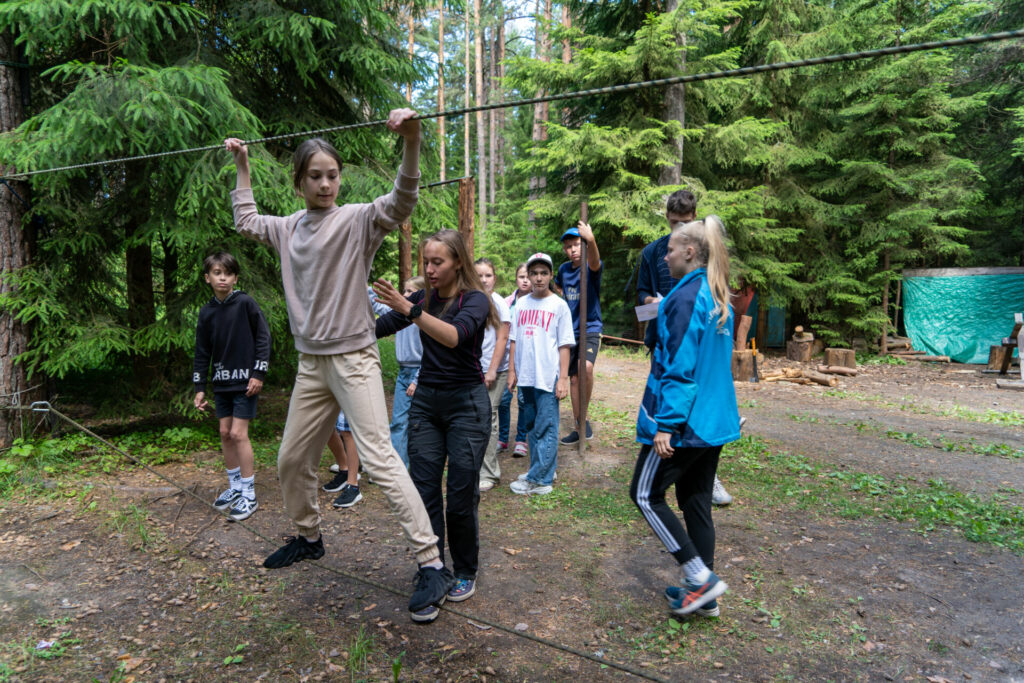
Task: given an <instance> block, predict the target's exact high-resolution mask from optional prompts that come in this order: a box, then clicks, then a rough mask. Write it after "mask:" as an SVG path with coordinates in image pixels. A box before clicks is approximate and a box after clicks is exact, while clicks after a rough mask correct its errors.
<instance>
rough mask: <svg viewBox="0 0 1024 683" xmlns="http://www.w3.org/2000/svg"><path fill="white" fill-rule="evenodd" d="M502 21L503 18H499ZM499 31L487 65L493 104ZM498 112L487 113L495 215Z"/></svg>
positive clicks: (490, 46) (489, 44)
mask: <svg viewBox="0 0 1024 683" xmlns="http://www.w3.org/2000/svg"><path fill="white" fill-rule="evenodd" d="M498 20H499V21H500V20H501V17H498ZM497 43H498V30H497V26H495V27H494V28H492V29H491V39H490V40H489V41H488V42H487V48H488V50H487V51H488V53H489V57H490V59H489V60H488V63H487V94H488V97H487V101H488V102H493V101H494V99H495V97H494V93H495V91H496V90H497V87H496V84H495V77H496V75H497V61H498V45H497ZM497 120H498V111H497V110H496V109H492V110H490V111H489V112H487V151H488V154H487V185H488V203H487V204H488V206H487V209H488V212H490V213H491V214H493V213H494V199H495V189H494V186H495V183H496V179H495V174H496V172H497V156H498V155H497V154H496V151H497V150H496V149H495V147H497V145H498V130H497V125H496V124H497Z"/></svg>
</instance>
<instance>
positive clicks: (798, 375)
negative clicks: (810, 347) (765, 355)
mask: <svg viewBox="0 0 1024 683" xmlns="http://www.w3.org/2000/svg"><path fill="white" fill-rule="evenodd" d="M854 373H856V371H854ZM761 381H762V382H790V383H791V384H820V385H822V386H824V387H834V386H836V385H837V384H839V378H838V377H836V376H835V375H827V374H825V373H823V372H818V371H817V370H810V369H806V368H784V369H781V370H769V371H768V372H765V373H764V374H762V375H761Z"/></svg>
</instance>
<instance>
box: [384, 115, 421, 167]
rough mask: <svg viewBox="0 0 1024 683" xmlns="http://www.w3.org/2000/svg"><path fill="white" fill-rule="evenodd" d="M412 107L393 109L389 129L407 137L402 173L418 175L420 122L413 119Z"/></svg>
mask: <svg viewBox="0 0 1024 683" xmlns="http://www.w3.org/2000/svg"><path fill="white" fill-rule="evenodd" d="M413 116H416V112H415V111H413V110H412V109H392V110H391V112H390V113H389V114H388V123H387V126H388V129H389V130H391V131H392V132H395V133H398V134H399V135H401V136H402V137H403V138H405V148H404V149H403V150H402V173H404V174H406V175H408V176H413V177H418V176H419V174H420V122H419V120H418V119H415V120H414V119H412V117H413Z"/></svg>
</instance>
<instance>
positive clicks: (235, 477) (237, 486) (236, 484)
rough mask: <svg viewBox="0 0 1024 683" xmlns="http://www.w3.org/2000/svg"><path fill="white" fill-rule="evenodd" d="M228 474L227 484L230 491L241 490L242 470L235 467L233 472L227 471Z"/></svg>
mask: <svg viewBox="0 0 1024 683" xmlns="http://www.w3.org/2000/svg"><path fill="white" fill-rule="evenodd" d="M227 473H228V484H230V485H231V490H232V491H241V490H242V468H241V467H236V468H235V469H233V470H227Z"/></svg>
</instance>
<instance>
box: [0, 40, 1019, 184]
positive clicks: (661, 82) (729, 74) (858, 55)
mask: <svg viewBox="0 0 1024 683" xmlns="http://www.w3.org/2000/svg"><path fill="white" fill-rule="evenodd" d="M1013 38H1024V29H1017V30H1014V31H1001V32H999V33H987V34H981V35H974V36H965V37H963V38H949V39H947V40H935V41H931V42H926V43H911V44H908V45H894V46H892V47H882V48H876V49H873V50H860V51H858V52H845V53H841V54H834V55H826V56H824V57H809V58H807V59H795V60H791V61H788V62H775V63H773V64H759V65H757V66H745V67H741V68H738V69H727V70H724V71H710V72H707V73H700V74H691V75H688V76H672V77H670V78H659V79H655V80H650V81H637V82H634V83H623V84H620V85H610V86H605V87H602V88H591V89H589V90H577V91H573V92H566V93H557V94H553V95H545V96H542V97H532V98H527V99H522V100H510V101H507V102H498V103H493V104H480V105H477V106H474V107H463V108H460V109H447V110H445V111H439V112H433V113H430V114H420V115H417V116H414V117H412V118H413V120H418V121H425V120H428V119H436V118H442V117H445V118H447V117H455V116H463V115H465V114H473V113H475V112H482V111H490V110H492V109H506V108H510V107H522V106H527V105H532V104H540V103H543V102H558V101H560V100H570V99H577V98H580V97H589V96H591V95H610V94H614V93H623V92H632V91H634V90H640V89H644V88H658V87H662V86H667V85H676V84H680V83H695V82H698V81H710V80H715V79H718V78H733V77H735V76H750V75H753V74H759V73H768V72H771V71H782V70H785V69H799V68H802V67H805V66H817V65H819V64H837V63H840V62H852V61H856V60H860V59H871V58H873V57H885V56H889V55H904V54H908V53H911V52H920V51H923V50H936V49H942V48H949V47H959V46H963V45H977V44H979V43H990V42H994V41H999V40H1011V39H1013ZM384 123H387V119H376V120H374V121H364V122H362V123H350V124H345V125H341V126H331V127H329V128H318V129H316V130H307V131H300V132H295V133H282V134H281V135H271V136H268V137H263V138H256V139H253V140H246V141H245V144H247V145H257V144H265V143H268V142H277V141H280V140H288V139H291V138H296V137H309V136H316V135H325V134H327V133H337V132H340V131H344V130H355V129H357V128H369V127H371V126H380V125H383V124H384ZM222 148H223V145H221V144H216V145H205V146H202V147H191V148H187V149H179V150H172V151H167V152H155V153H153V154H138V155H135V156H129V157H122V158H119V159H107V160H103V161H90V162H86V163H81V164H71V165H68V166H57V167H54V168H44V169H39V170H35V171H24V172H22V173H15V174H12V175H9V176H4V177H6V178H8V179H23V178H28V177H30V176H34V175H41V174H45V173H57V172H59V171H72V170H78V169H83V168H93V167H96V166H106V165H109V164H122V163H128V162H132V161H143V160H147V159H158V158H164V157H172V156H178V155H181V154H190V153H192V152H209V151H213V150H218V149H222Z"/></svg>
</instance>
